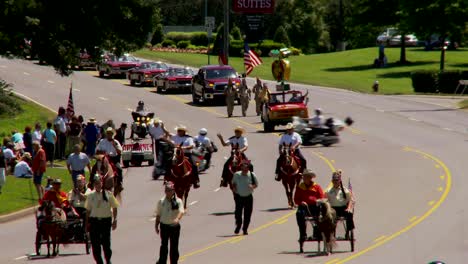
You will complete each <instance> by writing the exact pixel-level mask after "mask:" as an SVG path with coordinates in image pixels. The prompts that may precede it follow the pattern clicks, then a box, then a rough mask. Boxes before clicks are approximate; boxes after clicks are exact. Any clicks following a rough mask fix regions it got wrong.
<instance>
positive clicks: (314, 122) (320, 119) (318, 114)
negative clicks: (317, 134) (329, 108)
mask: <svg viewBox="0 0 468 264" xmlns="http://www.w3.org/2000/svg"><path fill="white" fill-rule="evenodd" d="M324 123H325V117H324V116H323V114H322V109H321V108H316V109H315V115H314V116H313V117H312V118H311V119H310V122H309V127H311V128H321V127H322V126H323V125H324Z"/></svg>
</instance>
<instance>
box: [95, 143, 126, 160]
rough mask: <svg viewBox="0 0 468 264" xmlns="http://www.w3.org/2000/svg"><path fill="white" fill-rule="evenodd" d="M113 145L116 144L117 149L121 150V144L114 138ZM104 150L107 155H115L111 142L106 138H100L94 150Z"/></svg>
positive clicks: (115, 151)
mask: <svg viewBox="0 0 468 264" xmlns="http://www.w3.org/2000/svg"><path fill="white" fill-rule="evenodd" d="M114 142H115V145H116V146H117V149H118V150H120V151H122V145H120V143H119V142H118V141H117V140H115V139H114ZM98 150H100V151H104V152H106V153H107V154H108V155H109V156H111V157H115V156H117V155H118V154H117V150H116V149H115V147H114V145H113V144H112V141H109V140H107V138H104V139H101V141H99V144H98V145H97V147H96V151H98Z"/></svg>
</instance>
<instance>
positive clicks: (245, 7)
mask: <svg viewBox="0 0 468 264" xmlns="http://www.w3.org/2000/svg"><path fill="white" fill-rule="evenodd" d="M274 10H275V1H274V0H233V1H232V11H233V12H234V13H255V14H272V13H273V11H274Z"/></svg>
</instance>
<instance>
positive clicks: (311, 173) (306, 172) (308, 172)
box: [302, 169, 317, 178]
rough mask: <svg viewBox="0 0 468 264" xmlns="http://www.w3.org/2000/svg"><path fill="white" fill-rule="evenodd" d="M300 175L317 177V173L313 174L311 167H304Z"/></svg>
mask: <svg viewBox="0 0 468 264" xmlns="http://www.w3.org/2000/svg"><path fill="white" fill-rule="evenodd" d="M302 176H312V178H315V177H317V175H315V172H313V171H312V170H311V169H305V170H304V172H303V173H302Z"/></svg>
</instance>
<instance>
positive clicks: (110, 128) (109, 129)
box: [106, 127, 115, 134]
mask: <svg viewBox="0 0 468 264" xmlns="http://www.w3.org/2000/svg"><path fill="white" fill-rule="evenodd" d="M107 133H112V134H114V133H115V132H114V129H113V128H112V127H108V128H107V129H106V134H107Z"/></svg>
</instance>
